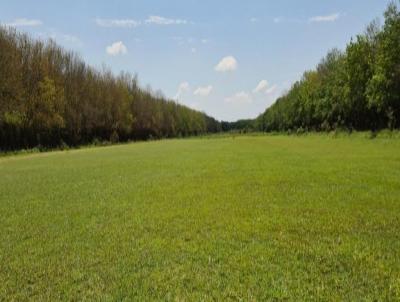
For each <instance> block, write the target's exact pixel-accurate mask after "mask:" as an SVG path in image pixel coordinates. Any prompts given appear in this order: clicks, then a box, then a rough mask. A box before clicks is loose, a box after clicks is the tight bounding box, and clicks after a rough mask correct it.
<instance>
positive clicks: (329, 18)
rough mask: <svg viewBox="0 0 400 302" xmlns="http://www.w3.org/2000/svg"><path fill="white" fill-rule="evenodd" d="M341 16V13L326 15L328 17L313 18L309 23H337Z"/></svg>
mask: <svg viewBox="0 0 400 302" xmlns="http://www.w3.org/2000/svg"><path fill="white" fill-rule="evenodd" d="M340 16H341V14H340V13H334V14H331V15H326V16H315V17H311V18H310V19H309V20H308V21H309V22H312V23H315V22H335V21H336V20H338V19H339V18H340Z"/></svg>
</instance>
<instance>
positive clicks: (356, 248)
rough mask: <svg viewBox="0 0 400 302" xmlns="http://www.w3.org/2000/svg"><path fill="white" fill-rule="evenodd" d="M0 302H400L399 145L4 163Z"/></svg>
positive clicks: (72, 154)
mask: <svg viewBox="0 0 400 302" xmlns="http://www.w3.org/2000/svg"><path fill="white" fill-rule="evenodd" d="M0 176H1V177H0V213H1V215H0V300H16V301H23V300H27V299H34V300H42V301H43V300H82V299H93V300H95V299H100V298H102V299H104V300H123V299H127V300H132V299H135V300H195V301H198V300H240V299H242V300H246V301H251V300H266V299H273V298H275V299H277V300H297V301H298V300H327V301H337V300H349V301H354V300H366V301H372V300H382V301H384V300H398V299H400V140H398V139H384V138H382V139H378V140H369V139H366V138H364V137H340V138H336V139H334V138H330V137H328V136H319V135H309V136H304V137H293V136H265V137H264V136H253V137H237V138H235V139H233V138H231V137H227V138H220V139H215V138H213V139H189V140H169V141H158V142H149V143H137V144H129V145H120V146H111V147H103V148H90V149H81V150H73V151H66V152H53V153H41V154H33V155H27V156H16V157H13V156H11V157H3V158H0Z"/></svg>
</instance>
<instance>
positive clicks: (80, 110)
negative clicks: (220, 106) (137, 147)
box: [0, 27, 221, 150]
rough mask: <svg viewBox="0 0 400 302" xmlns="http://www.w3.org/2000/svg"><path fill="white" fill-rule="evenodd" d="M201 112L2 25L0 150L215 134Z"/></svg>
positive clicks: (133, 78) (210, 121) (210, 120)
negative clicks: (97, 68) (99, 69)
mask: <svg viewBox="0 0 400 302" xmlns="http://www.w3.org/2000/svg"><path fill="white" fill-rule="evenodd" d="M220 130H221V125H220V123H219V122H217V121H216V120H215V119H213V118H211V117H209V116H207V115H205V114H204V113H201V112H198V111H195V110H192V109H189V108H188V107H185V106H182V105H179V104H177V103H175V102H173V101H169V100H166V99H165V98H164V97H162V95H161V94H160V93H153V92H151V91H149V89H147V90H145V89H142V88H140V87H139V85H138V81H137V78H136V76H132V75H130V74H127V73H123V74H121V75H119V76H114V75H113V74H112V73H111V72H110V71H108V70H107V69H104V70H102V71H98V70H96V69H94V68H92V67H90V66H87V65H86V64H85V63H84V61H83V60H82V59H80V57H79V56H78V55H77V54H75V53H73V52H68V51H65V50H64V49H62V48H61V47H59V46H58V45H57V44H56V43H54V42H53V41H51V40H50V41H47V42H43V41H37V40H33V39H31V38H30V37H29V36H28V35H26V34H22V33H19V32H17V31H16V30H15V29H12V28H4V27H3V28H2V27H0V150H12V149H21V148H32V147H37V146H39V147H43V148H55V147H60V146H66V145H67V146H76V145H81V144H89V143H93V142H97V141H98V142H101V141H111V142H118V141H127V140H145V139H149V138H163V137H178V136H188V135H198V134H202V133H210V132H217V131H220Z"/></svg>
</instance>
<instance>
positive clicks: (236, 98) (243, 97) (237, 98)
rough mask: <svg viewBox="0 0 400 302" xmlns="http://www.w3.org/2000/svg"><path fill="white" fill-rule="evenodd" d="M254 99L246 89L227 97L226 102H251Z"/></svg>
mask: <svg viewBox="0 0 400 302" xmlns="http://www.w3.org/2000/svg"><path fill="white" fill-rule="evenodd" d="M252 102H253V99H252V97H251V95H250V94H249V93H247V92H245V91H241V92H238V93H236V94H234V95H232V96H230V97H227V98H225V103H230V104H251V103H252Z"/></svg>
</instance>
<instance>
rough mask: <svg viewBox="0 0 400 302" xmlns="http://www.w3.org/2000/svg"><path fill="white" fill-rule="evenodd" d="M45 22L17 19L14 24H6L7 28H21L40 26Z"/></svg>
mask: <svg viewBox="0 0 400 302" xmlns="http://www.w3.org/2000/svg"><path fill="white" fill-rule="evenodd" d="M42 24H43V22H42V21H41V20H37V19H26V18H17V19H15V20H14V21H12V22H9V23H6V24H5V25H6V26H12V27H20V26H40V25H42Z"/></svg>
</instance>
